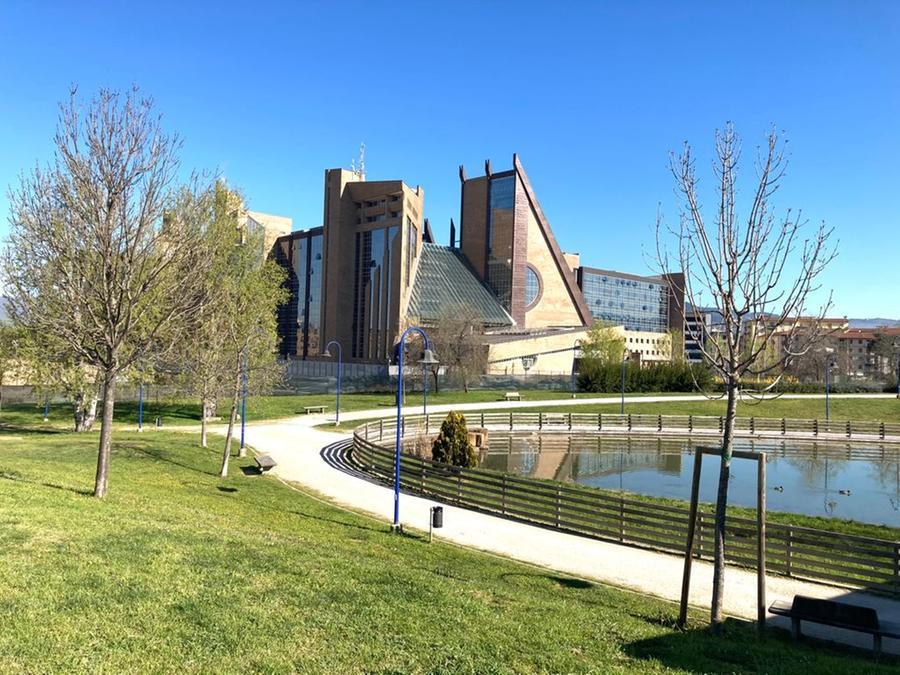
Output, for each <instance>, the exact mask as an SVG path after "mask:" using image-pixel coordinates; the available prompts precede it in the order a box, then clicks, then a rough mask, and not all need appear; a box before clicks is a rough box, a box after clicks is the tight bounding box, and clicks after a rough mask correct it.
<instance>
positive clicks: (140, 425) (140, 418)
mask: <svg viewBox="0 0 900 675" xmlns="http://www.w3.org/2000/svg"><path fill="white" fill-rule="evenodd" d="M143 430H144V383H143V382H140V383H138V431H143Z"/></svg>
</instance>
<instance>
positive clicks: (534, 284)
mask: <svg viewBox="0 0 900 675" xmlns="http://www.w3.org/2000/svg"><path fill="white" fill-rule="evenodd" d="M540 295H541V278H540V277H539V276H538V273H537V270H535V269H534V268H533V267H532V266H531V265H528V266H527V267H526V268H525V308H526V309H528V308H529V307H531V306H532V305H534V303H536V302H537V299H538V297H540Z"/></svg>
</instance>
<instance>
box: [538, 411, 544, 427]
mask: <svg viewBox="0 0 900 675" xmlns="http://www.w3.org/2000/svg"><path fill="white" fill-rule="evenodd" d="M543 428H544V413H542V412H539V413H538V429H543Z"/></svg>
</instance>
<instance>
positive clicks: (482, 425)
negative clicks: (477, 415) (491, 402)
mask: <svg viewBox="0 0 900 675" xmlns="http://www.w3.org/2000/svg"><path fill="white" fill-rule="evenodd" d="M481 428H482V429H484V413H481Z"/></svg>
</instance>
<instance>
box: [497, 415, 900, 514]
mask: <svg viewBox="0 0 900 675" xmlns="http://www.w3.org/2000/svg"><path fill="white" fill-rule="evenodd" d="M701 443H703V442H702V441H701ZM708 443H709V441H706V443H705V444H707V445H708ZM735 447H736V448H738V447H740V448H741V449H747V450H754V451H761V452H765V453H767V454H768V456H769V463H768V471H767V473H768V495H767V501H768V507H769V509H771V510H774V511H787V512H791V513H801V514H806V515H818V516H832V517H836V518H844V519H852V520H858V521H861V522H867V523H874V524H882V525H889V526H893V527H898V526H900V448H897V447H891V446H881V445H876V444H872V445H865V444H857V443H854V444H849V443H846V444H845V443H838V444H834V443H812V442H809V443H802V442H791V443H790V444H787V443H776V442H771V441H741V442H739V443H736V444H735ZM707 462H708V463H707V467H705V468H704V471H703V476H702V479H701V484H700V498H701V499H702V500H704V501H709V502H711V501H713V500H714V499H715V492H716V481H717V479H718V470H717V465H716V464H715V463H714V460H713V461H710V460H707ZM693 464H694V445H693V443H692V442H691V441H686V440H669V439H660V438H657V439H636V438H612V437H608V436H604V437H599V436H596V435H580V434H571V435H569V434H544V435H538V434H515V433H514V434H502V433H498V432H493V433H492V434H491V437H490V448H489V449H488V451H487V453H486V454H485V456H484V457H483V459H482V466H483V467H485V468H489V469H495V470H498V471H506V472H509V473H515V474H520V475H525V476H532V477H535V478H542V479H547V480H556V481H561V482H575V483H580V484H583V485H591V486H594V487H599V488H603V489H607V490H621V491H624V492H636V493H640V494H647V495H652V496H657V497H668V498H672V499H687V497H688V495H689V494H690V482H691V472H692V470H693ZM730 500H731V503H732V504H735V505H739V506H747V507H750V508H752V507H754V506H755V503H756V464H755V462H748V461H742V460H735V461H734V463H733V464H732V485H731V491H730Z"/></svg>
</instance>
